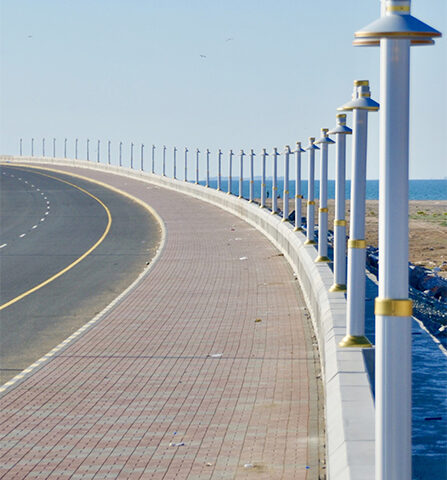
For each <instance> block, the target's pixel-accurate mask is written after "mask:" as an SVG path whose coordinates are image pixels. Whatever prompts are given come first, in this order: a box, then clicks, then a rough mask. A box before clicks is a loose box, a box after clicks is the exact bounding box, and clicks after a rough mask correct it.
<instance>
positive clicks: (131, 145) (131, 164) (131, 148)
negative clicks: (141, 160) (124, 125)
mask: <svg viewBox="0 0 447 480" xmlns="http://www.w3.org/2000/svg"><path fill="white" fill-rule="evenodd" d="M130 168H131V169H133V143H131V144H130Z"/></svg>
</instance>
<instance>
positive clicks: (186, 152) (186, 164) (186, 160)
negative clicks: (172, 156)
mask: <svg viewBox="0 0 447 480" xmlns="http://www.w3.org/2000/svg"><path fill="white" fill-rule="evenodd" d="M188 152H189V150H188V147H185V182H187V181H188Z"/></svg>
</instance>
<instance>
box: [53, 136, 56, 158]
mask: <svg viewBox="0 0 447 480" xmlns="http://www.w3.org/2000/svg"><path fill="white" fill-rule="evenodd" d="M53 158H56V139H55V138H53Z"/></svg>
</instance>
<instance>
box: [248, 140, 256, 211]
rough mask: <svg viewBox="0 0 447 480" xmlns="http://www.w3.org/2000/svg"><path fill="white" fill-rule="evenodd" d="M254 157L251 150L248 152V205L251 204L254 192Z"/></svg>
mask: <svg viewBox="0 0 447 480" xmlns="http://www.w3.org/2000/svg"><path fill="white" fill-rule="evenodd" d="M254 157H255V152H254V150H253V149H251V150H250V200H249V202H250V203H253V200H254V195H255V193H254V190H255V174H254V165H253V164H254Z"/></svg>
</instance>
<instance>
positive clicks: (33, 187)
mask: <svg viewBox="0 0 447 480" xmlns="http://www.w3.org/2000/svg"><path fill="white" fill-rule="evenodd" d="M2 173H3V175H7V173H6V172H2ZM9 176H10V177H11V178H17V180H19V181H20V182H22V181H23V182H24V183H26V184H27V185H29V186H30V187H31V188H32V189H35V190H36V192H39V193H40V195H42V197H43V200H46V202H45V203H46V210H47V211H46V212H45V213H44V217H42V218H41V219H40V221H41V222H44V221H45V219H46V216H47V215H48V214H49V213H50V212H49V210H50V201H49V200H48V197H47V196H46V195H45V192H42V191H41V190H40V188H37V187H36V186H35V185H34V184H33V183H29V182H28V180H23V178H22V177H16V176H15V175H14V174H12V173H11V174H9ZM38 226H39V224H36V225H33V226H32V227H31V228H30V230H29V232H28V233H30V232H31V231H32V230H35V229H36V228H37V227H38ZM24 237H26V233H22V234H21V235H19V238H24ZM7 246H8V244H7V243H4V244H3V245H0V249H1V248H5V247H7Z"/></svg>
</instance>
